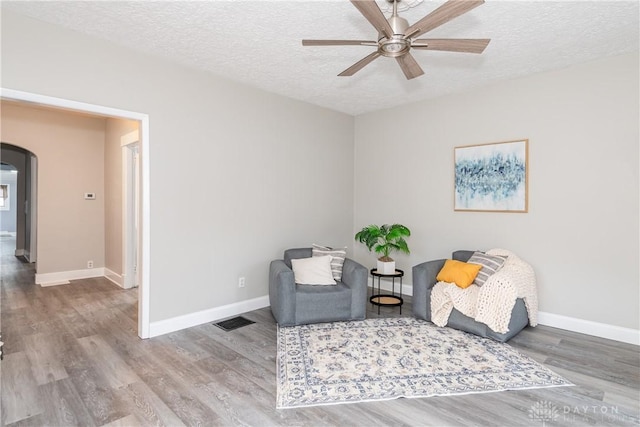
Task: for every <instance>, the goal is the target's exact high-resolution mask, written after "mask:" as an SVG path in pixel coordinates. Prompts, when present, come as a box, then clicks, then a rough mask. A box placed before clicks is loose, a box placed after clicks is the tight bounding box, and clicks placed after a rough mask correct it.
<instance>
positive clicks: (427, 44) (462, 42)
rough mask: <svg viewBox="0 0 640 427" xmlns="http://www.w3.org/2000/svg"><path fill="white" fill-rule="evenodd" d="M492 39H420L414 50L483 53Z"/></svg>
mask: <svg viewBox="0 0 640 427" xmlns="http://www.w3.org/2000/svg"><path fill="white" fill-rule="evenodd" d="M490 41H491V39H418V40H414V41H413V42H412V43H411V48H412V49H421V50H423V49H424V50H444V51H447V52H466V53H482V52H484V50H485V48H486V47H487V45H488V44H489V42H490Z"/></svg>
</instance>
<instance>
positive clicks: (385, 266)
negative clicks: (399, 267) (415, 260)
mask: <svg viewBox="0 0 640 427" xmlns="http://www.w3.org/2000/svg"><path fill="white" fill-rule="evenodd" d="M395 272H396V262H395V261H389V262H382V261H380V260H378V273H380V274H394V273H395Z"/></svg>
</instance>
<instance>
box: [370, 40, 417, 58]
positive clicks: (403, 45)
mask: <svg viewBox="0 0 640 427" xmlns="http://www.w3.org/2000/svg"><path fill="white" fill-rule="evenodd" d="M379 43H380V46H379V48H378V51H379V52H380V55H382V56H386V57H387V58H397V57H398V56H402V55H404V54H405V53H407V52H409V49H411V42H410V41H409V40H407V39H404V38H402V37H392V38H390V39H386V40H381V41H380V42H379Z"/></svg>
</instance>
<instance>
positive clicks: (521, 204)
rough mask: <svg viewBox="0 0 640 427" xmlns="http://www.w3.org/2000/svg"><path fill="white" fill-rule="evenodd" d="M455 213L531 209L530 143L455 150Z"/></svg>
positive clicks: (508, 143)
mask: <svg viewBox="0 0 640 427" xmlns="http://www.w3.org/2000/svg"><path fill="white" fill-rule="evenodd" d="M454 173H455V177H454V202H453V205H454V207H453V209H454V211H469V212H515V213H526V212H528V209H529V198H528V187H529V140H528V139H521V140H517V141H506V142H495V143H490V144H480V145H467V146H463V147H455V148H454Z"/></svg>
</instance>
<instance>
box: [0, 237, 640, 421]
mask: <svg viewBox="0 0 640 427" xmlns="http://www.w3.org/2000/svg"><path fill="white" fill-rule="evenodd" d="M0 243H2V257H1V262H2V264H1V269H2V271H1V282H2V289H1V297H2V304H1V315H0V328H1V330H2V336H3V341H5V346H4V350H5V357H4V360H3V361H2V362H1V363H0V380H1V392H0V394H1V402H2V405H1V416H0V420H1V424H2V425H3V426H72V425H79V426H147V425H149V426H150V425H165V426H183V425H186V426H191V425H202V426H209V425H211V426H281V425H286V426H337V425H340V426H478V425H487V426H499V425H504V426H531V427H533V426H542V425H549V426H553V425H565V426H582V425H604V426H626V425H640V414H639V411H640V403H639V402H640V353H639V351H640V349H639V348H638V347H636V346H632V345H628V344H623V343H618V342H614V341H609V340H605V339H600V338H595V337H591V336H587V335H581V334H577V333H572V332H567V331H563V330H559V329H554V328H549V327H544V326H539V327H536V328H528V329H526V330H524V331H523V332H522V333H520V334H519V335H518V336H516V337H515V338H514V339H512V340H511V341H510V344H511V345H512V346H513V347H515V348H517V349H518V350H519V351H521V352H522V353H525V354H527V355H529V356H530V357H532V358H533V359H535V360H537V361H538V362H540V363H543V364H545V365H546V366H548V367H549V368H550V369H552V370H554V371H555V372H557V373H558V374H560V375H563V376H564V377H565V378H567V379H569V380H570V381H572V382H573V383H575V384H576V385H575V387H560V388H547V389H534V390H521V391H508V392H499V393H487V394H475V395H465V396H450V397H435V398H422V399H396V400H391V401H383V402H367V403H358V404H345V405H329V406H319V407H311V408H301V409H285V410H277V409H275V395H276V365H275V362H276V325H275V323H274V320H273V318H272V317H271V313H270V311H269V309H268V308H267V309H261V310H256V311H252V312H250V313H246V314H245V315H244V316H245V317H247V318H249V319H251V320H253V321H255V322H256V323H255V324H252V325H249V326H246V327H243V328H240V329H237V330H234V331H231V332H225V331H223V330H221V329H220V328H217V327H216V326H213V325H212V324H206V325H200V326H197V327H193V328H189V329H186V330H183V331H178V332H175V333H171V334H167V335H164V336H160V337H156V338H152V339H149V340H140V339H139V338H138V337H137V333H136V328H137V319H136V315H137V290H136V289H133V290H122V289H120V288H118V287H117V286H115V285H114V284H112V283H111V282H109V281H108V280H106V279H87V280H78V281H74V282H72V284H70V285H62V286H55V287H48V288H42V287H40V286H37V285H35V284H34V271H33V268H32V267H31V266H30V265H29V264H24V263H21V262H20V261H19V260H17V259H16V258H15V257H14V256H13V255H12V252H13V247H12V246H11V244H12V243H13V242H12V241H11V239H8V238H6V237H3V238H0ZM265 277H266V272H265ZM265 280H266V279H265ZM398 311H399V310H398V308H382V310H381V313H380V315H378V314H377V308H372V307H371V306H369V312H368V313H367V316H368V317H378V316H380V317H390V316H398V315H399V314H398ZM402 312H403V316H410V315H411V298H410V297H407V298H405V305H404V307H403V310H402ZM536 405H537V406H536ZM544 405H546V406H544ZM540 407H546V408H551V409H554V410H555V412H548V414H547V418H545V419H541V418H540V417H538V418H536V417H535V416H534V414H533V410H534V409H535V408H540ZM543 418H544V417H543ZM543 421H545V423H543Z"/></svg>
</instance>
